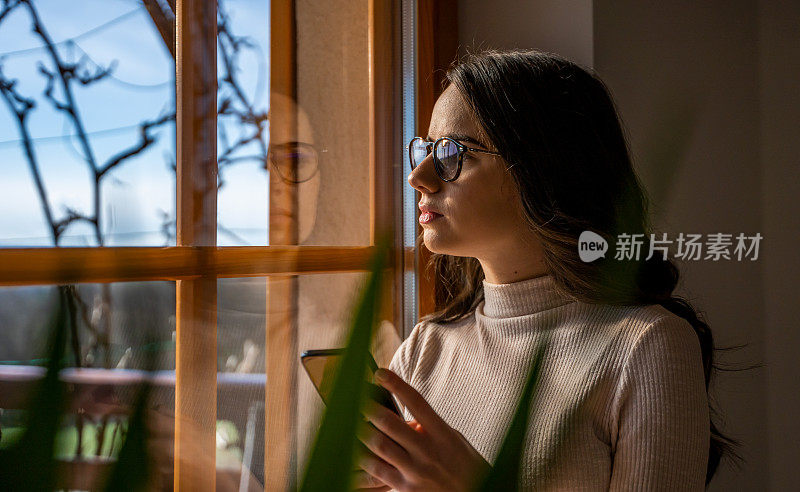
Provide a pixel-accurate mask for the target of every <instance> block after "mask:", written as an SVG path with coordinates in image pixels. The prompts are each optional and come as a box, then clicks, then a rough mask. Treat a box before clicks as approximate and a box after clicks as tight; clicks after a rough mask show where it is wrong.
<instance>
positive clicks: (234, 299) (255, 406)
mask: <svg viewBox="0 0 800 492" xmlns="http://www.w3.org/2000/svg"><path fill="white" fill-rule="evenodd" d="M273 279H274V280H276V281H278V282H279V283H280V284H279V286H280V285H287V284H284V283H283V282H289V283H291V282H294V283H295V284H296V289H297V295H296V298H293V297H291V294H290V295H286V291H283V290H281V289H279V288H276V287H275V284H269V285H270V287H269V288H268V283H269V282H270V280H271V279H265V278H243V279H223V280H220V281H219V282H218V284H217V285H218V292H217V298H218V302H219V304H218V316H217V319H218V322H219V325H218V343H217V354H218V356H217V367H218V368H219V372H220V373H221V374H220V376H219V379H218V380H219V381H220V384H219V386H218V388H217V390H218V396H217V402H218V413H217V420H218V421H224V423H223V424H220V425H221V427H219V426H218V440H217V465H218V467H219V468H220V469H223V468H228V469H235V468H236V467H237V466H239V463H241V462H244V463H245V465H246V466H247V468H248V469H249V470H250V471H251V472H252V478H253V479H254V480H258V481H259V483H263V480H264V432H265V431H264V404H265V398H266V396H265V387H264V384H265V381H266V377H265V371H266V366H265V363H266V360H267V358H269V357H280V355H281V354H283V353H284V350H288V351H290V352H291V354H292V355H291V356H290V357H289V361H288V362H289V365H290V366H291V368H290V369H289V370H288V372H286V373H285V374H286V377H287V378H290V377H291V374H294V377H295V380H294V382H293V384H294V390H293V391H294V392H295V395H296V401H295V404H294V405H295V406H294V407H293V408H295V411H294V412H292V413H293V414H294V418H296V421H295V424H296V431H295V432H296V433H295V435H296V439H297V446H298V449H297V451H296V452H297V460H298V462H297V463H298V464H297V467H298V468H297V472H298V473H301V472H302V470H303V469H304V466H305V460H306V458H307V454H308V452H309V451H310V446H311V445H312V444H313V438H314V436H315V433H316V430H317V428H318V425H319V419H320V418H321V416H322V412H323V410H324V404H323V402H322V399H321V398H320V396H319V394H318V393H317V390H316V389H315V387H314V385H313V384H312V383H311V381H310V379H309V376H308V374H307V373H306V372H305V370H304V369H303V367H302V365H301V364H300V355H301V354H302V353H303V352H304V351H306V350H310V349H328V348H337V347H343V346H344V344H345V343H346V337H347V334H348V329H349V327H350V325H349V323H350V319H351V314H352V313H351V310H352V309H353V306H354V302H355V299H356V294H357V292H358V289H359V288H360V287H361V286H362V285H363V283H364V281H365V280H366V274H365V273H341V274H324V275H302V276H298V277H294V278H290V279H289V278H286V277H274V278H273ZM268 292H275V294H274V295H275V296H277V298H275V299H272V302H270V299H269V298H268ZM268 306H269V307H268ZM284 323H290V324H291V327H292V328H291V329H289V330H288V333H290V334H294V336H289V338H288V339H287V340H286V341H285V343H286V344H289V345H287V346H280V347H277V348H276V347H273V348H272V350H276V352H275V353H273V352H270V353H265V345H264V342H265V339H266V334H267V331H268V330H276V331H281V330H285V329H286V325H285V324H284ZM399 345H400V337H399V335H398V332H397V329H396V328H395V327H394V326H392V325H391V323H388V322H385V323H383V324H382V325H381V326H380V327H379V329H378V332H377V334H376V335H375V338H374V341H373V344H372V348H371V352H372V354H373V356H374V358H375V360H376V362H377V363H378V365H379V366H382V367H387V366H388V365H389V362H390V361H391V357H392V355H394V352H395V350H396V349H397V347H398V346H399ZM223 382H224V383H223ZM285 382H286V381H277V380H276V384H281V383H285ZM290 384H292V383H290ZM268 389H269V388H268ZM268 394H269V395H272V394H273V393H272V392H271V391H269V392H268ZM286 404H287V405H288V404H289V403H288V402H287V403H286ZM248 423H249V424H248ZM248 425H249V426H248ZM273 430H274V429H273ZM289 434H290V435H291V432H290V433H289Z"/></svg>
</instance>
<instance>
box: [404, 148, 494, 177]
mask: <svg viewBox="0 0 800 492" xmlns="http://www.w3.org/2000/svg"><path fill="white" fill-rule="evenodd" d="M417 139H420V140H421V141H422V142H424V143H426V144H428V146H430V147H428V146H426V149H427V148H430V149H431V150H430V151H429V152H428V155H432V156H433V169H434V170H435V171H436V175H437V176H438V177H439V179H441V180H442V181H445V182H448V183H449V182H452V181H455V180H456V179H458V177H459V176H460V175H461V166H462V163H463V161H464V155H465V154H466V153H467V152H468V151H471V152H481V153H484V154H490V155H500V152H495V151H493V150H486V149H476V148H474V147H468V146H466V145H464V144H462V143H461V142H459V141H458V140H456V139H454V138H452V137H439V138H437V139H436V140H435V141H433V142H431V141H428V140H425V139H424V138H423V137H414V138H412V139H411V141H410V142H408V145H406V149H408V164H409V165H410V166H411V170H412V171H413V170H414V169H416V168H415V167H414V157H413V156H412V154H411V148H412V146H413V144H414V141H415V140H417ZM442 140H449V141H451V142H453V143H454V144H455V145H456V148H457V149H458V153H457V156H458V168H457V169H456V174H455V176H453V177H452V178H451V179H445V178H444V177H442V171H440V169H442V168H443V164H442V161H441V160H440V159H439V158H438V157H436V152H435V150H436V144H438V143H439V142H441V141H442ZM425 157H426V158H427V156H425ZM423 160H424V159H423Z"/></svg>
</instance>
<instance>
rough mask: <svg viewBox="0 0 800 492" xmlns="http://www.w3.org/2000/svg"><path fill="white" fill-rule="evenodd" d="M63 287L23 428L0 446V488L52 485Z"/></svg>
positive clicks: (62, 399) (61, 400)
mask: <svg viewBox="0 0 800 492" xmlns="http://www.w3.org/2000/svg"><path fill="white" fill-rule="evenodd" d="M65 289H66V288H65V287H59V289H58V294H59V298H58V310H57V311H56V315H55V318H54V320H53V324H52V327H53V328H52V330H51V333H50V341H49V348H48V359H47V372H46V373H45V376H44V378H43V379H42V380H41V381H40V382H39V384H38V386H37V388H36V390H34V393H33V397H32V398H31V401H30V404H29V406H28V418H27V421H26V424H25V430H24V431H23V434H22V437H20V439H19V441H17V442H16V443H14V445H12V446H10V447H9V448H6V449H2V450H0V490H15V491H28V490H30V491H51V490H53V489H54V488H55V485H56V461H55V460H54V459H53V454H54V451H55V442H56V434H58V430H59V425H60V423H61V414H62V412H63V411H64V409H65V407H66V396H67V391H66V387H65V385H64V384H63V383H62V382H61V380H59V377H58V375H59V371H60V370H61V364H62V358H63V356H64V349H65V347H66V344H67V333H68V329H69V327H68V324H69V314H68V313H67V300H66V296H67V293H66V291H65Z"/></svg>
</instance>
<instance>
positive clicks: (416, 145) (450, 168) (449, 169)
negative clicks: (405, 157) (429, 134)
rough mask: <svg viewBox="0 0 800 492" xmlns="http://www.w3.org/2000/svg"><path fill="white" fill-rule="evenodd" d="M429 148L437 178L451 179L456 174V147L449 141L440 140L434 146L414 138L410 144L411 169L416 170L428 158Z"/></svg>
mask: <svg viewBox="0 0 800 492" xmlns="http://www.w3.org/2000/svg"><path fill="white" fill-rule="evenodd" d="M431 147H435V148H434V149H433V152H434V165H435V167H436V171H437V173H438V174H439V177H441V178H442V179H447V180H449V179H453V178H454V177H455V176H456V173H458V146H457V145H456V143H455V142H454V141H452V140H450V139H447V138H445V139H442V140H439V141H437V142H436V145H433V144H431V143H430V142H425V141H424V140H422V139H421V138H416V139H414V140H413V141H412V142H411V152H410V156H411V168H412V169H413V168H416V167H417V166H418V165H420V164H421V163H422V161H423V160H425V158H426V157H428V151H429V149H430V148H431Z"/></svg>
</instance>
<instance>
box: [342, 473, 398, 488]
mask: <svg viewBox="0 0 800 492" xmlns="http://www.w3.org/2000/svg"><path fill="white" fill-rule="evenodd" d="M350 488H351V489H356V490H371V491H376V490H382V489H384V488H385V490H389V489H390V488H391V487H389V486H388V485H386V484H385V483H383V482H381V481H380V480H378V479H377V478H375V477H373V476H372V475H370V474H369V473H367V472H365V471H364V470H356V471H354V472H353V479H352V481H351V482H350Z"/></svg>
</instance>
